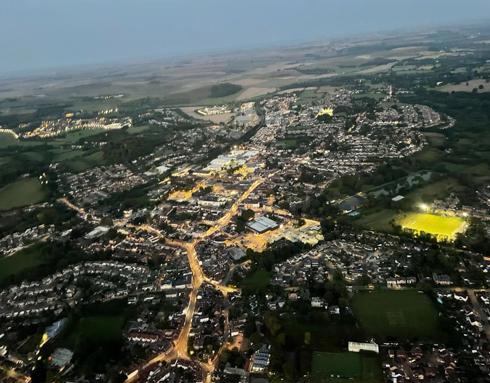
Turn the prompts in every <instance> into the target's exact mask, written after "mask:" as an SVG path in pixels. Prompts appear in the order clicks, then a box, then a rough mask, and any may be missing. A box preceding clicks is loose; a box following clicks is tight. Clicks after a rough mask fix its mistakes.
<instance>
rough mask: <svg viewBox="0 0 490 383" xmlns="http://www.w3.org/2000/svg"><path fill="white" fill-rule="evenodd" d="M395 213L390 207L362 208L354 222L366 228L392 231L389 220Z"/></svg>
mask: <svg viewBox="0 0 490 383" xmlns="http://www.w3.org/2000/svg"><path fill="white" fill-rule="evenodd" d="M395 215H396V211H395V210H391V209H381V210H377V209H369V210H362V211H361V217H360V218H359V219H357V220H355V221H354V222H355V223H356V224H357V225H359V226H362V227H363V228H365V229H368V230H376V231H384V232H391V231H393V226H392V225H391V220H392V219H393V217H395Z"/></svg>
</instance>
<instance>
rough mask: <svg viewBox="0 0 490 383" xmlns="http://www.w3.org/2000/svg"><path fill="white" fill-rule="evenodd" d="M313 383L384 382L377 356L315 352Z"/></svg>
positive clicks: (312, 371) (312, 370)
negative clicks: (346, 382)
mask: <svg viewBox="0 0 490 383" xmlns="http://www.w3.org/2000/svg"><path fill="white" fill-rule="evenodd" d="M311 381H312V382H313V383H336V382H345V381H349V382H352V383H377V382H382V381H383V375H382V372H381V365H380V362H379V360H378V358H377V356H376V355H367V354H358V353H353V352H342V353H331V352H314V353H313V360H312V368H311Z"/></svg>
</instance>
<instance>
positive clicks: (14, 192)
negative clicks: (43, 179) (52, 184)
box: [0, 178, 47, 210]
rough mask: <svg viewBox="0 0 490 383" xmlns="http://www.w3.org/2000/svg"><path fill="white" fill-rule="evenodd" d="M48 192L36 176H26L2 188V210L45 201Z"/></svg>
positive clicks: (0, 193) (0, 204) (0, 192)
mask: <svg viewBox="0 0 490 383" xmlns="http://www.w3.org/2000/svg"><path fill="white" fill-rule="evenodd" d="M46 195H47V193H46V192H45V191H44V190H43V187H42V185H41V183H40V182H39V181H38V180H37V179H36V178H25V179H22V180H19V181H16V182H12V183H11V184H8V185H7V186H5V187H3V188H2V189H0V210H10V209H14V208H18V207H22V206H27V205H32V204H35V203H38V202H41V201H43V200H44V199H45V198H46Z"/></svg>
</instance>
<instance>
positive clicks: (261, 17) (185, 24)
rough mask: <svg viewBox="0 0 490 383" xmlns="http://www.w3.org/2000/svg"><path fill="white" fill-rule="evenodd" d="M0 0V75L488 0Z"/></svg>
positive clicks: (290, 35)
mask: <svg viewBox="0 0 490 383" xmlns="http://www.w3.org/2000/svg"><path fill="white" fill-rule="evenodd" d="M0 1H1V3H2V4H1V6H0V75H8V74H10V73H20V72H23V73H29V72H32V73H35V72H41V71H44V70H52V69H61V68H69V67H75V66H76V67H80V66H85V65H94V64H113V63H114V64H124V63H130V62H137V61H144V60H152V59H160V58H166V57H174V56H179V55H189V54H193V53H198V54H202V53H207V52H209V53H212V52H221V51H226V50H239V49H249V48H253V47H265V46H267V45H271V46H272V45H278V44H281V45H287V44H289V43H298V42H305V41H314V40H315V41H317V40H323V39H324V40H328V39H334V38H341V37H349V36H352V35H362V34H365V33H372V32H378V31H385V30H395V29H406V28H410V29H414V28H418V27H421V28H426V27H431V26H439V25H452V24H464V23H468V22H478V21H484V20H485V19H486V20H487V21H488V20H490V0H241V1H240V0H0ZM484 18H485V19H484Z"/></svg>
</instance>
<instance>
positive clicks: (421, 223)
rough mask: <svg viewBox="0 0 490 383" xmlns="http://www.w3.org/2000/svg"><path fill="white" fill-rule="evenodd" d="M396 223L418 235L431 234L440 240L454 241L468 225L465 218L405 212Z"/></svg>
mask: <svg viewBox="0 0 490 383" xmlns="http://www.w3.org/2000/svg"><path fill="white" fill-rule="evenodd" d="M396 223H397V224H399V225H400V226H401V227H402V228H403V229H404V230H409V231H412V232H413V233H415V234H416V235H419V234H421V233H427V234H431V235H433V236H435V237H436V238H437V240H438V241H444V240H449V241H452V240H454V239H455V238H456V235H457V234H458V233H463V232H464V231H465V230H466V228H467V226H468V224H467V223H466V221H465V220H464V219H463V218H460V217H456V216H445V215H437V214H430V213H408V214H403V215H401V216H399V217H398V218H397V219H396Z"/></svg>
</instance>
